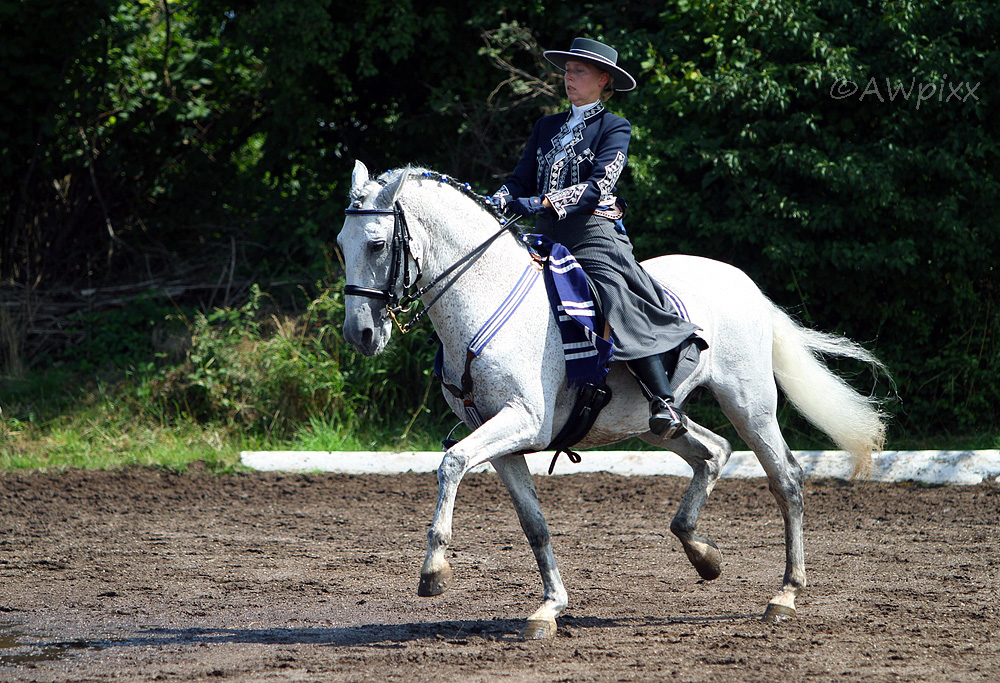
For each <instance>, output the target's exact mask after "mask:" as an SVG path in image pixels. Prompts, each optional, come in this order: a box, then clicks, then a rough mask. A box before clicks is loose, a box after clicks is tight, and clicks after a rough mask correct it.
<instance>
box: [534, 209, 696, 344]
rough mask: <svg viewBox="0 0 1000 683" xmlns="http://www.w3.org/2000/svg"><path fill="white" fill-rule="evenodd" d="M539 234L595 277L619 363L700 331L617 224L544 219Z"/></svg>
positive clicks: (599, 219)
mask: <svg viewBox="0 0 1000 683" xmlns="http://www.w3.org/2000/svg"><path fill="white" fill-rule="evenodd" d="M535 231H536V232H539V233H541V234H543V235H545V236H546V237H548V238H549V239H551V240H552V241H553V242H559V243H560V244H562V245H563V246H565V247H566V248H567V249H569V251H570V252H571V253H572V254H573V256H575V257H576V259H577V261H579V262H580V266H581V267H582V268H583V270H584V272H585V273H587V275H588V276H589V277H590V280H591V283H592V285H593V288H594V289H595V290H596V292H597V296H598V297H599V299H600V301H598V302H596V303H597V304H598V306H599V307H600V309H601V313H602V314H603V316H604V319H605V321H606V322H607V323H608V324H609V325H610V327H611V335H612V338H613V339H614V342H615V356H614V358H615V360H634V359H636V358H645V357H646V356H652V355H654V354H659V353H664V352H666V351H670V350H671V349H674V348H676V347H677V346H679V345H680V344H681V343H682V342H684V341H685V340H687V339H688V338H690V337H691V336H692V335H694V334H695V333H696V332H697V331H698V330H699V329H701V328H699V327H698V326H697V325H693V324H692V323H689V322H687V321H685V320H684V319H683V318H681V317H680V316H679V315H678V314H677V311H676V309H675V308H674V307H673V304H671V303H670V300H669V299H668V298H667V297H666V295H665V294H664V292H663V288H662V287H660V286H659V285H657V284H656V282H655V281H654V280H653V279H652V278H651V277H650V276H649V273H647V272H646V271H645V270H644V269H643V268H642V266H640V265H639V263H638V262H637V261H636V260H635V256H634V255H633V253H632V243H631V242H630V241H629V239H628V237H627V236H625V235H623V234H621V233H620V232H618V231H617V230H615V223H614V221H612V220H610V219H608V218H603V217H601V216H594V215H592V214H591V215H586V214H585V215H581V216H571V217H568V218H565V219H563V220H561V221H557V220H555V218H554V217H551V216H541V217H539V218H538V219H537V220H536V222H535Z"/></svg>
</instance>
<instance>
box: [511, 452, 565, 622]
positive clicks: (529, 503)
mask: <svg viewBox="0 0 1000 683" xmlns="http://www.w3.org/2000/svg"><path fill="white" fill-rule="evenodd" d="M493 467H494V468H495V469H496V471H497V474H499V475H500V479H501V480H502V481H503V483H504V486H506V487H507V491H508V493H510V498H511V501H513V503H514V509H515V510H516V511H517V517H518V520H520V522H521V528H522V529H523V530H524V535H525V536H526V537H527V539H528V543H529V544H530V545H531V551H532V553H534V555H535V561H536V562H537V563H538V571H539V572H540V573H541V575H542V584H543V587H544V592H543V595H542V605H541V607H539V608H538V609H537V610H535V612H534V614H532V615H531V616H530V617H528V621H527V623H526V624H525V626H524V628H523V629H522V630H521V634H520V635H521V637H522V638H526V639H539V638H549V637H552V636H554V635H555V634H556V617H558V616H559V615H560V614H562V613H563V611H564V610H565V609H566V605H567V595H566V589H565V587H564V586H563V582H562V577H560V575H559V569H558V567H557V566H556V558H555V554H554V553H553V552H552V543H551V538H550V536H549V529H548V526H547V525H546V523H545V517H544V516H543V515H542V510H541V506H540V505H539V503H538V495H537V493H536V492H535V484H534V482H533V481H532V480H531V472H530V471H529V470H528V465H527V463H525V460H524V456H523V455H508V456H505V457H503V458H497V459H495V460H493Z"/></svg>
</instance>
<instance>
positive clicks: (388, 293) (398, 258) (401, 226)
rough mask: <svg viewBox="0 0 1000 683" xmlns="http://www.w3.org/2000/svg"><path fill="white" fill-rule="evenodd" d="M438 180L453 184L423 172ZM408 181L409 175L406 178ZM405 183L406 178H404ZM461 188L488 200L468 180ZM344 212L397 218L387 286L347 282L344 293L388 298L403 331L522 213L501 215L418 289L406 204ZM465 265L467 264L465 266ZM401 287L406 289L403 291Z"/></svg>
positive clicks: (387, 303)
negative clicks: (489, 231) (423, 301)
mask: <svg viewBox="0 0 1000 683" xmlns="http://www.w3.org/2000/svg"><path fill="white" fill-rule="evenodd" d="M435 176H436V179H437V180H438V182H444V183H451V182H452V181H451V179H450V178H449V177H448V176H446V175H439V174H436V173H432V172H430V171H428V172H425V173H424V174H423V177H424V178H434V177H435ZM404 181H405V178H404ZM401 182H402V181H401ZM458 188H459V189H461V190H463V191H464V192H465V193H466V194H468V195H470V196H473V197H474V198H476V199H478V200H480V201H483V203H485V198H484V197H481V196H480V195H477V194H475V193H474V192H472V190H471V188H470V186H469V184H468V183H466V184H464V185H459V186H458ZM344 214H345V215H347V216H389V215H391V216H392V217H393V227H392V246H391V247H390V249H391V251H390V257H389V258H390V259H391V264H392V265H391V266H390V270H389V281H388V282H387V283H386V287H385V288H384V289H374V288H372V287H361V286H358V285H345V286H344V294H345V295H347V296H364V297H368V298H369V299H381V300H384V301H385V310H386V312H387V313H388V314H389V317H390V318H392V321H393V322H394V323H395V324H396V327H397V328H398V329H399V331H400V333H401V334H406V333H407V332H409V331H410V330H411V329H413V328H414V327H415V326H416V325H417V324H418V323H419V322H420V321H421V320H422V319H423V318H424V316H425V315H427V313H428V311H430V309H431V307H432V306H434V304H436V303H437V302H438V299H440V298H441V297H442V295H444V293H445V292H447V291H448V290H449V289H450V288H451V287H452V286H453V285H454V284H455V283H456V282H457V281H458V279H459V278H460V277H462V275H464V274H465V272H466V271H467V270H468V269H469V268H471V267H472V265H473V263H475V262H476V260H477V259H478V258H479V257H480V256H482V255H483V254H484V253H486V250H487V249H489V247H490V245H491V244H493V242H495V241H496V240H497V239H498V238H499V237H500V236H501V235H503V234H504V233H505V232H507V231H508V230H513V228H514V226H515V225H516V224H517V221H518V220H519V219H520V216H519V217H517V218H515V219H514V220H512V221H508V220H506V219H505V218H504V217H503V216H498V217H497V219H498V221H499V222H500V229H499V230H498V231H497V232H495V233H493V235H491V236H490V237H488V238H487V239H486V240H485V241H484V242H483V243H482V244H480V245H479V246H477V247H476V248H475V249H473V250H472V251H470V252H469V253H468V254H466V255H465V256H463V257H462V258H460V259H458V261H456V262H455V263H453V264H451V265H450V266H449V267H448V268H446V269H445V270H444V271H443V272H442V273H441V274H440V275H438V276H437V277H436V278H434V279H433V280H432V281H431V282H429V283H428V284H426V285H424V286H423V287H420V288H418V289H414V287H415V286H416V283H417V282H419V281H420V278H421V270H420V263H419V262H418V261H417V260H416V259H413V261H414V263H416V264H417V274H416V277H415V278H413V284H409V282H410V259H411V258H413V256H412V255H411V252H410V241H411V238H410V229H409V226H407V224H406V215H405V214H404V213H403V207H402V205H401V204H400V203H399V201H396V202H395V203H393V207H392V208H391V209H352V208H348V209H344ZM463 266H464V267H463ZM459 268H461V270H460V271H459V272H458V274H456V275H455V277H453V278H452V279H451V280H450V281H448V282H447V283H445V285H444V287H442V288H441V291H439V292H438V293H437V294H435V295H434V298H433V299H431V301H430V302H429V303H428V304H427V305H426V306H424V308H423V309H422V310H420V311H418V312H417V313H416V314H415V315H414V316H413V318H411V319H410V320H409V321H408V322H405V323H401V322H400V321H399V318H398V316H399V315H400V314H403V313H408V312H409V311H410V309H411V307H412V306H413V304H414V303H416V302H417V301H418V300H419V299H420V298H421V297H422V296H423V295H424V294H426V293H427V292H429V291H430V290H431V289H432V288H434V287H435V286H437V285H438V284H440V283H441V281H442V280H444V279H445V278H447V277H448V276H449V275H451V274H452V273H454V272H455V271H456V270H458V269H459ZM399 290H402V294H400V292H399Z"/></svg>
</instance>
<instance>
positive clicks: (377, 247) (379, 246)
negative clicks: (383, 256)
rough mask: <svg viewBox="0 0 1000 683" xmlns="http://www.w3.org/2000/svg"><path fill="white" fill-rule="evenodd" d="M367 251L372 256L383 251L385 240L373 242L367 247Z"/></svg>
mask: <svg viewBox="0 0 1000 683" xmlns="http://www.w3.org/2000/svg"><path fill="white" fill-rule="evenodd" d="M368 249H369V250H370V251H371V252H372V253H373V254H374V253H377V252H380V251H382V250H383V249H385V240H375V241H374V242H372V243H371V244H369V245H368Z"/></svg>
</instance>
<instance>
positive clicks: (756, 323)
mask: <svg viewBox="0 0 1000 683" xmlns="http://www.w3.org/2000/svg"><path fill="white" fill-rule="evenodd" d="M351 200H352V205H351V206H352V208H350V209H348V210H347V218H346V220H345V221H344V226H343V229H342V230H341V232H340V235H339V236H338V238H337V242H338V244H339V245H340V248H341V250H342V252H343V255H344V259H345V264H346V275H347V280H348V283H350V284H349V285H348V287H347V288H346V290H345V291H346V294H347V297H346V299H347V310H346V320H345V322H344V335H345V337H346V338H347V340H348V341H349V342H350V343H351V344H353V345H354V346H355V347H356V348H357V349H359V350H360V351H361V352H362V353H363V354H365V355H369V356H371V355H375V354H377V353H379V352H381V351H382V350H383V349H384V348H385V345H386V343H387V342H388V341H389V337H390V334H391V332H392V325H393V318H394V317H395V315H390V311H395V310H397V309H398V308H399V304H398V299H399V298H400V297H402V296H403V293H404V290H405V291H412V287H414V286H416V285H424V287H423V288H422V289H421V291H420V292H418V294H419V295H420V298H422V300H423V303H424V311H425V312H426V313H427V315H428V317H429V318H430V320H431V321H432V322H433V324H434V328H435V330H436V331H437V334H438V336H439V337H440V339H441V343H442V346H443V352H444V367H445V369H446V373H447V374H446V377H445V378H444V379H445V380H447V381H449V382H451V383H457V381H458V377H459V376H460V375H461V374H462V371H463V368H464V367H465V359H466V357H467V354H468V347H469V343H470V340H471V339H472V338H473V337H474V336H475V335H477V332H479V331H480V329H481V327H482V326H483V324H484V322H485V321H487V320H488V319H490V318H491V316H492V314H493V313H494V312H495V311H497V310H498V308H499V307H501V306H502V305H503V303H504V301H505V300H507V299H509V297H508V295H509V294H510V293H511V292H512V290H513V289H514V288H515V286H516V285H517V283H518V282H519V278H521V276H522V275H523V274H524V273H528V272H529V269H530V268H531V262H532V257H531V255H530V254H529V252H528V251H527V250H526V249H525V247H524V246H523V244H522V243H521V242H520V241H519V239H518V238H517V237H515V235H514V234H512V233H511V232H510V231H504V230H503V229H502V227H501V226H500V223H498V220H497V218H496V217H495V216H494V214H493V213H492V212H491V211H490V210H488V209H487V208H485V207H484V206H483V203H482V198H481V197H478V196H474V194H473V193H472V192H471V191H469V190H468V186H465V188H464V190H463V188H462V187H460V186H459V185H458V184H457V183H455V182H454V181H451V180H449V179H448V178H447V176H441V175H439V174H436V173H432V172H429V171H424V170H423V169H414V168H406V169H402V170H396V171H391V172H388V173H386V174H384V175H382V176H381V177H380V178H378V179H377V180H375V179H371V178H370V177H369V174H368V170H367V169H366V168H365V166H364V165H363V164H361V163H360V162H355V167H354V174H353V178H352V188H351ZM498 228H499V232H498ZM491 238H492V239H491ZM470 255H471V256H470ZM458 264H461V267H460V268H456V266H457V265H458ZM643 267H644V268H646V270H648V271H649V273H650V274H651V275H652V276H653V277H654V278H655V279H656V280H657V281H658V282H660V283H661V284H663V285H665V286H666V287H667V288H668V289H669V290H670V291H671V292H673V293H675V294H676V295H678V296H679V297H680V298H681V299H682V300H683V302H684V304H685V305H686V307H687V310H688V312H689V314H690V318H691V319H692V321H693V322H695V323H696V324H697V325H699V326H701V328H702V329H703V333H702V336H703V337H704V338H705V340H707V342H708V344H709V346H708V349H707V350H705V351H703V352H702V354H701V356H700V360H699V362H698V366H697V368H696V370H695V371H694V372H693V374H691V375H690V376H689V377H688V378H687V379H686V380H685V381H683V382H682V383H681V385H680V386H679V387H676V390H675V394H676V397H677V400H678V402H679V403H680V402H683V401H684V400H685V398H686V397H688V396H689V395H690V392H691V391H692V390H693V389H695V388H696V387H704V388H705V389H707V390H708V391H709V392H711V394H712V395H713V396H714V397H715V399H716V400H717V401H718V402H719V405H720V406H721V408H722V410H723V411H724V412H725V414H726V416H727V417H728V418H729V420H730V421H732V423H733V425H734V426H735V428H736V430H737V432H738V433H739V435H740V437H742V438H743V440H744V441H746V443H747V445H749V447H750V448H751V449H753V452H754V453H755V454H756V456H757V458H758V460H759V461H760V464H761V465H762V466H763V468H764V471H765V472H766V473H767V478H768V482H769V486H770V490H771V492H772V494H773V495H774V497H775V499H776V500H777V502H778V506H779V507H780V509H781V513H782V516H783V517H784V522H785V574H784V579H783V581H782V585H781V589H780V591H779V592H778V594H777V595H776V596H775V597H774V598H772V599H771V601H770V602H769V603H768V605H767V608H766V610H765V612H764V619H766V620H769V621H778V620H781V619H785V618H789V617H792V616H794V615H795V598H796V596H797V595H798V594H799V591H801V590H802V588H803V587H805V585H806V573H805V566H804V552H803V540H802V508H803V504H802V484H803V479H804V474H803V471H802V469H801V467H800V466H799V464H798V463H797V462H796V461H795V458H794V457H793V456H792V453H791V451H790V450H789V448H788V446H787V444H786V443H785V440H784V438H783V437H782V435H781V432H780V430H779V428H778V421H777V419H776V411H777V408H778V390H777V386H780V387H781V389H782V390H783V391H784V393H785V395H786V396H787V397H788V399H789V400H790V401H791V402H792V403H793V405H795V406H796V408H797V409H798V410H799V411H800V412H801V413H802V414H803V415H804V416H805V417H806V418H808V419H809V420H810V421H811V422H812V423H813V424H814V425H815V426H817V427H818V428H819V429H821V430H822V431H823V432H825V433H826V434H827V435H829V436H830V437H831V438H832V439H833V441H834V442H835V443H836V444H837V445H838V446H839V447H840V448H842V449H843V450H845V451H847V452H849V453H850V454H851V455H852V456H853V459H854V464H855V474H859V473H866V472H867V471H868V470H869V469H870V466H871V453H872V451H873V450H877V449H880V448H881V446H882V442H883V440H884V432H885V428H884V424H883V415H882V414H881V413H880V411H879V410H878V408H877V405H876V403H875V401H874V400H873V399H870V398H868V397H865V396H862V395H860V394H858V393H857V392H855V390H854V389H852V388H851V387H850V386H849V385H848V384H847V383H845V382H844V381H843V380H842V379H840V378H839V377H837V376H836V375H834V374H833V373H832V372H830V370H828V369H827V368H826V366H825V365H824V364H823V363H822V362H821V361H820V360H818V358H817V354H818V353H824V354H832V355H838V356H844V357H849V358H854V359H858V360H860V361H863V362H865V363H867V364H870V365H871V366H873V367H876V368H880V369H884V368H883V367H882V364H881V363H880V362H879V361H878V359H876V358H875V357H874V356H873V355H872V354H871V353H869V352H868V351H866V350H865V349H863V348H862V347H860V346H858V345H857V344H855V343H854V342H852V341H850V340H848V339H845V338H843V337H840V336H836V335H832V334H827V333H822V332H817V331H813V330H809V329H805V328H803V327H801V326H799V325H798V324H796V323H795V322H793V321H792V320H791V318H789V317H788V315H786V314H785V313H784V312H783V311H781V310H779V309H778V308H777V307H776V306H775V305H774V304H772V303H771V302H770V301H769V300H768V299H767V298H766V297H765V296H764V295H763V294H762V293H761V291H760V290H759V289H758V287H757V286H756V285H755V284H754V283H753V282H752V281H751V280H750V279H749V278H748V277H747V276H746V275H745V274H744V273H743V272H742V271H740V270H738V269H736V268H734V267H732V266H729V265H726V264H724V263H720V262H717V261H712V260H709V259H705V258H699V257H694V256H681V255H672V256H661V257H659V258H655V259H652V260H649V261H645V262H644V263H643ZM442 274H445V275H446V276H445V277H444V278H443V279H441V280H438V279H437V278H439V277H440V276H441V275H442ZM429 285H430V286H429ZM404 303H405V302H404ZM495 334H496V336H495V337H493V338H492V340H491V341H490V342H489V344H488V345H486V346H485V347H484V348H483V349H482V350H481V353H480V354H479V355H478V357H476V358H475V360H474V361H473V362H471V364H470V365H469V369H470V376H471V380H472V383H473V384H472V386H474V403H475V407H476V409H478V411H479V413H480V414H481V415H482V418H483V422H482V424H481V425H479V426H476V425H474V424H470V426H472V427H475V428H474V430H473V431H472V433H471V434H470V435H469V436H467V437H466V438H464V439H462V440H461V441H459V442H458V443H457V444H455V445H454V446H452V447H451V448H450V449H449V450H448V451H447V452H446V453H445V454H444V456H443V458H442V461H441V465H440V467H439V468H438V470H437V478H438V500H437V508H436V510H435V513H434V519H433V522H432V524H431V527H430V531H429V532H428V544H427V555H426V558H425V560H424V563H423V567H422V569H421V574H420V584H419V587H418V593H419V594H420V595H422V596H430V595H438V594H440V593H442V592H444V590H445V589H446V588H447V587H448V584H449V582H450V581H451V578H452V570H451V567H450V566H449V563H448V560H447V559H446V550H447V548H448V545H449V544H450V543H451V539H452V514H453V510H454V505H455V495H456V492H457V489H458V486H459V483H460V482H461V481H462V478H463V477H464V476H465V474H466V473H468V472H469V471H470V470H471V469H473V468H474V467H476V466H477V465H481V464H483V463H486V462H489V463H491V464H492V465H493V467H494V468H495V469H496V471H497V473H498V474H499V475H500V478H501V479H502V481H503V483H504V484H505V485H506V487H507V489H508V491H509V492H510V495H511V499H512V500H513V502H514V507H515V508H516V510H517V514H518V517H519V519H520V522H521V526H522V528H523V529H524V533H525V535H526V536H527V538H528V541H529V543H530V544H531V549H532V551H533V552H534V555H535V559H536V561H537V563H538V568H539V571H540V572H541V576H542V583H543V586H544V593H543V601H542V604H541V606H540V607H539V608H538V610H537V611H535V612H534V614H532V615H531V616H530V617H528V620H527V624H526V626H525V627H524V629H523V631H522V633H521V635H522V636H524V637H527V638H544V637H548V636H552V635H553V634H554V633H555V632H556V617H558V616H559V615H560V614H561V613H562V612H563V611H564V610H565V609H566V605H567V595H566V589H565V588H564V586H563V582H562V579H561V578H560V576H559V570H558V569H557V567H556V560H555V556H554V555H553V552H552V546H551V543H550V537H549V531H548V528H547V525H546V523H545V519H544V517H543V516H542V512H541V509H540V507H539V503H538V498H537V496H536V493H535V488H534V484H533V482H532V478H531V474H530V473H529V470H528V467H527V464H526V463H525V458H524V455H523V454H524V453H526V452H533V451H538V450H544V449H545V448H546V446H547V445H549V444H550V443H551V442H552V439H553V437H554V435H555V434H556V433H557V432H558V431H559V430H560V428H561V427H562V426H563V425H564V423H565V422H566V421H567V419H568V416H569V415H570V412H571V410H572V406H573V404H574V399H575V390H573V389H570V388H568V387H567V381H566V372H565V362H564V356H563V349H562V342H561V338H560V333H559V331H558V328H557V323H556V319H555V317H554V316H553V313H552V311H551V309H550V305H549V300H548V298H547V296H546V293H545V288H544V285H543V284H542V282H541V280H540V279H539V281H538V284H537V285H535V286H532V287H531V288H530V289H529V290H528V291H527V292H526V293H525V294H524V298H523V300H522V301H521V303H520V306H518V307H517V308H516V310H514V311H513V313H511V314H510V317H509V319H508V320H507V321H506V323H505V324H503V325H502V326H501V327H500V328H499V329H498V330H496V331H495ZM775 380H777V385H776V384H775ZM607 381H608V384H609V386H610V387H611V388H612V391H613V399H612V400H611V402H610V403H609V404H608V405H607V407H606V408H605V409H604V410H603V412H602V413H601V414H600V416H599V418H598V420H597V422H596V423H595V424H594V426H593V428H592V429H591V430H590V432H589V434H588V435H587V436H586V437H585V439H584V440H583V441H582V442H580V443H579V444H577V447H578V448H581V449H582V448H591V447H596V446H601V445H605V444H609V443H612V442H615V441H620V440H622V439H625V438H627V437H631V436H639V437H640V438H642V439H643V440H645V441H647V442H649V443H651V444H655V445H657V446H660V447H663V448H666V449H668V450H671V451H673V452H674V453H676V454H678V455H679V456H681V457H682V458H683V459H684V460H685V461H687V463H688V464H689V465H690V466H691V467H692V469H693V470H694V472H693V476H692V478H691V483H690V484H689V486H688V488H687V491H686V492H685V494H684V496H683V498H682V500H681V503H680V506H679V509H678V511H677V513H676V515H675V517H674V519H673V521H672V522H671V524H670V530H671V531H672V532H673V533H674V534H675V535H676V536H677V537H678V539H679V540H680V542H681V544H682V545H683V547H684V550H685V552H686V553H687V556H688V558H689V560H690V561H691V563H692V564H693V565H694V567H695V568H696V569H697V571H698V573H699V574H700V575H701V576H702V577H704V578H706V579H714V578H716V577H718V576H719V574H720V572H721V561H722V555H721V553H720V551H719V550H718V548H717V546H716V545H715V544H714V543H712V542H711V541H710V540H708V539H707V538H704V537H702V536H699V535H698V534H697V533H696V526H697V522H698V515H699V513H700V512H701V508H702V506H703V505H704V504H705V501H706V499H707V497H708V495H709V494H710V493H711V492H712V489H713V488H714V486H715V484H716V481H717V480H718V478H719V474H720V473H721V472H722V469H723V467H724V466H725V465H726V462H727V460H728V458H729V456H730V454H731V452H732V448H731V447H730V445H729V443H728V442H727V441H726V440H725V439H724V438H722V437H720V436H719V435H717V434H715V433H713V432H711V431H709V430H708V429H706V428H705V427H702V426H701V425H699V424H697V423H695V422H694V421H693V420H689V421H688V432H687V433H686V434H685V435H684V436H682V437H680V438H678V439H673V440H668V441H661V440H660V439H659V438H658V437H656V436H654V435H653V434H652V433H650V432H649V427H648V422H647V419H648V410H647V401H646V400H645V398H644V397H643V395H642V393H641V391H640V389H639V387H638V385H637V383H636V381H635V379H634V378H633V377H632V376H631V375H630V374H629V373H628V371H627V370H626V368H625V367H624V363H621V362H615V363H612V365H611V370H610V373H609V374H608V378H607ZM445 398H446V399H447V400H448V402H449V405H450V406H451V407H452V409H453V410H454V411H455V412H456V413H457V414H458V415H459V416H460V417H462V418H463V419H466V421H467V422H469V420H468V418H467V412H466V410H465V408H466V406H465V405H464V404H463V401H462V400H461V399H459V398H456V397H454V396H452V394H451V393H448V392H445ZM584 457H585V456H584Z"/></svg>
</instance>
